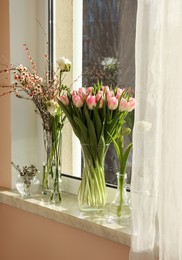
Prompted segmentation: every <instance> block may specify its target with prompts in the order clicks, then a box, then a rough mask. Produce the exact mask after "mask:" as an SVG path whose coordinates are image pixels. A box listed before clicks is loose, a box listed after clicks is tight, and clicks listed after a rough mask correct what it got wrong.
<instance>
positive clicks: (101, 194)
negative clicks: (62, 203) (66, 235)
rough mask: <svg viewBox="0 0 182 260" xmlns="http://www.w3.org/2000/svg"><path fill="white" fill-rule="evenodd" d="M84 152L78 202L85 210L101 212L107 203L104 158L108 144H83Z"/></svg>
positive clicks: (81, 208)
mask: <svg viewBox="0 0 182 260" xmlns="http://www.w3.org/2000/svg"><path fill="white" fill-rule="evenodd" d="M81 146H82V153H83V172H82V180H81V184H80V187H79V191H78V204H79V207H80V210H81V211H83V212H101V211H103V210H104V207H105V204H106V183H105V174H104V159H105V155H106V152H107V148H108V146H105V145H103V146H99V145H98V146H93V145H89V144H81Z"/></svg>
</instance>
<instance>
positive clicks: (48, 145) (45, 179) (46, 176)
mask: <svg viewBox="0 0 182 260" xmlns="http://www.w3.org/2000/svg"><path fill="white" fill-rule="evenodd" d="M43 138H44V148H45V152H46V162H44V163H43V164H42V193H43V194H45V195H46V194H49V193H50V180H51V178H52V172H51V171H52V160H51V150H52V133H51V131H46V130H44V132H43Z"/></svg>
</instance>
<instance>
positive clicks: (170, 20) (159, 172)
mask: <svg viewBox="0 0 182 260" xmlns="http://www.w3.org/2000/svg"><path fill="white" fill-rule="evenodd" d="M135 89H136V92H135V97H136V101H137V105H136V110H135V127H134V133H133V172H132V181H131V201H132V241H131V250H130V260H136V259H138V260H154V259H161V260H180V259H182V101H181V100H182V1H181V0H138V10H137V25H136V88H135Z"/></svg>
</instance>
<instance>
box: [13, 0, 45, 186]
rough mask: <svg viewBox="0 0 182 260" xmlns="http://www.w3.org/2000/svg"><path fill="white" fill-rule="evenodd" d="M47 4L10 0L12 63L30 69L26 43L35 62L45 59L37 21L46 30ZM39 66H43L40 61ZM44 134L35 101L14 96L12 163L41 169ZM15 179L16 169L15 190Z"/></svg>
mask: <svg viewBox="0 0 182 260" xmlns="http://www.w3.org/2000/svg"><path fill="white" fill-rule="evenodd" d="M46 2H47V1H42V0H31V1H30V0H10V5H9V8H10V62H11V64H20V63H21V64H23V65H25V66H28V67H30V64H29V63H28V58H27V56H26V52H25V50H24V47H23V43H27V45H28V47H29V49H30V51H31V54H32V56H33V58H34V60H35V62H38V61H39V60H41V59H43V58H44V57H42V54H43V53H44V51H45V38H44V36H42V35H43V34H42V31H41V29H40V26H39V25H38V23H37V21H36V18H38V19H40V21H41V23H43V24H42V25H43V27H44V24H45V22H46V17H45V12H46V10H45V9H46V8H45V4H46ZM45 29H47V28H45ZM39 55H40V56H41V57H40V59H39ZM37 65H40V62H38V64H37ZM41 133H42V127H41V123H40V117H39V115H37V114H35V112H34V105H33V104H32V102H31V101H30V102H29V101H27V100H23V99H18V98H16V97H15V96H14V95H11V139H12V161H13V162H14V163H15V164H19V165H28V164H31V163H33V164H35V165H36V166H37V167H39V168H41V164H42V162H43V156H42V154H43V148H42V135H41ZM16 176H17V172H16V171H15V170H14V169H13V170H12V187H14V183H15V180H16Z"/></svg>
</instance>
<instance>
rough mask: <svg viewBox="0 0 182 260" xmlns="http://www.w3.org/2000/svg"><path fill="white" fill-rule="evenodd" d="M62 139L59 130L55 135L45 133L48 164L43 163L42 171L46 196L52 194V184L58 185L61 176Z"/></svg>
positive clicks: (55, 131)
mask: <svg viewBox="0 0 182 260" xmlns="http://www.w3.org/2000/svg"><path fill="white" fill-rule="evenodd" d="M61 138H62V134H61V129H59V128H56V129H54V130H53V133H51V131H44V146H45V150H46V162H45V163H43V170H42V193H43V194H45V195H46V194H50V193H52V183H53V182H55V183H56V181H57V179H58V177H57V176H58V175H60V176H61V170H60V169H61V165H60V164H61V143H62V142H61V140H62V139H61ZM55 176H56V177H55ZM57 190H58V185H57Z"/></svg>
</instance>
